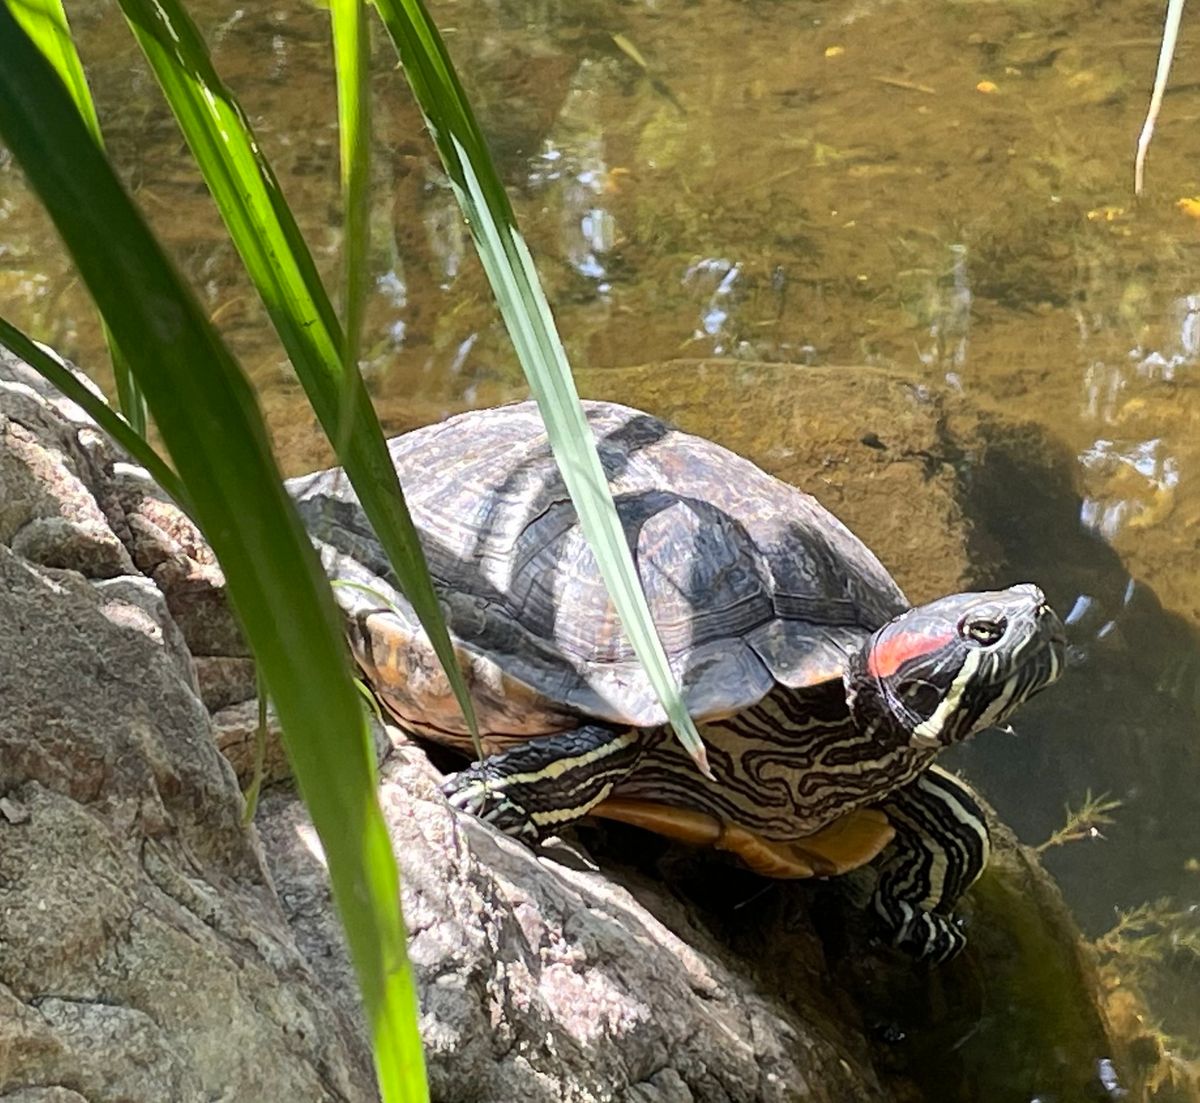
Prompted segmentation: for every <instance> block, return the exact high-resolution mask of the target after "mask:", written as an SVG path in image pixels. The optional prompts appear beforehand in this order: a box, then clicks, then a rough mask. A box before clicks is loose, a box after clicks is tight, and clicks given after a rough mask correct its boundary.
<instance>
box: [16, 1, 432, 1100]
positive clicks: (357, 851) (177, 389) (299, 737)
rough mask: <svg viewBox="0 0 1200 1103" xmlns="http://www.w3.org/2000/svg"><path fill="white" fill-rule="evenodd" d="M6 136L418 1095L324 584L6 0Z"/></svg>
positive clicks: (392, 1073)
mask: <svg viewBox="0 0 1200 1103" xmlns="http://www.w3.org/2000/svg"><path fill="white" fill-rule="evenodd" d="M0 42H3V43H4V48H3V49H2V50H0V138H2V139H3V140H4V142H5V143H6V144H7V146H8V148H9V150H10V151H11V152H12V154H13V155H14V157H15V158H16V160H17V161H18V162H19V163H20V165H21V166H22V168H23V169H24V171H25V173H26V176H27V178H28V180H29V183H30V185H31V186H32V188H33V190H34V191H35V192H36V193H37V195H38V196H39V197H40V198H41V200H42V202H43V203H44V204H45V206H46V208H47V210H48V211H49V213H50V216H51V218H52V219H53V221H54V223H55V225H56V226H57V227H58V230H59V232H60V234H61V235H62V237H63V239H64V240H65V242H66V245H67V248H68V249H69V250H70V252H71V255H72V256H73V257H74V259H75V262H76V265H77V267H78V269H79V272H80V274H81V276H82V277H83V280H84V282H85V284H86V285H87V286H88V288H89V290H90V291H91V293H92V295H93V297H94V298H95V300H96V303H97V306H98V307H99V308H100V311H101V313H102V315H103V316H104V317H105V319H106V320H107V321H108V324H109V325H110V326H111V328H112V331H113V334H114V335H115V336H116V338H117V340H118V341H119V342H120V343H121V345H122V347H124V348H126V349H128V350H129V353H130V363H131V365H132V367H133V368H134V370H135V371H136V372H137V374H138V378H139V382H141V384H142V385H143V387H144V389H145V393H146V398H147V400H148V402H149V406H150V409H151V410H152V411H153V413H154V416H155V419H156V421H157V423H158V427H159V429H160V431H161V433H162V436H163V440H164V441H165V442H166V445H167V448H168V450H169V451H170V454H171V456H172V458H173V460H174V462H175V464H176V466H177V469H178V471H179V476H180V478H181V479H182V481H183V482H184V484H185V486H186V487H187V490H188V493H189V495H190V496H191V500H192V503H193V505H194V507H195V514H196V517H197V519H198V521H199V522H200V524H201V526H202V528H203V530H204V532H205V535H206V536H207V538H208V539H209V541H210V542H211V544H212V546H213V549H214V551H215V552H216V554H217V556H218V558H219V559H220V562H221V565H222V567H223V569H224V571H225V575H226V579H227V583H228V588H229V594H230V597H231V599H232V601H233V603H234V606H235V608H236V609H237V612H238V615H239V618H240V620H241V623H242V626H243V628H244V630H245V632H246V636H247V638H248V640H249V642H250V644H251V646H252V648H253V649H254V653H255V656H256V658H257V660H258V663H259V669H260V670H261V671H262V674H263V677H264V679H265V682H266V684H267V686H268V688H269V690H270V694H271V697H272V699H273V700H274V702H275V706H276V709H277V711H278V714H279V717H280V721H281V724H282V727H283V730H284V737H285V742H286V745H287V749H288V753H289V756H290V758H291V761H292V765H293V768H294V771H295V774H296V778H297V781H298V783H299V785H300V789H301V792H302V793H303V795H304V798H305V801H306V803H307V804H308V807H309V810H310V812H311V814H312V818H313V822H314V825H315V826H316V829H317V831H318V833H319V834H320V837H321V840H322V843H323V845H324V847H325V853H326V858H327V861H328V865H329V873H330V879H331V882H332V886H333V894H334V899H335V901H336V903H337V905H338V908H339V911H340V913H341V917H342V921H343V924H344V925H345V929H346V934H347V941H348V944H349V948H350V954H351V958H352V960H353V962H354V965H355V968H356V970H357V973H358V977H359V983H360V984H361V986H362V991H363V996H364V1001H365V1003H366V1008H367V1013H368V1017H369V1021H370V1023H371V1027H372V1032H373V1037H374V1042H375V1053H376V1062H377V1068H378V1071H379V1078H380V1084H381V1087H382V1090H383V1094H384V1098H385V1099H386V1100H389V1101H391V1100H414V1101H420V1100H426V1099H427V1098H428V1089H427V1087H426V1085H425V1080H424V1075H423V1062H422V1055H421V1048H420V1039H419V1038H418V1036H417V1032H416V1001H415V997H414V992H413V985H412V977H411V973H410V971H409V967H408V963H407V959H406V956H405V947H404V929H403V923H402V920H401V918H400V914H399V902H398V880H397V873H396V867H395V862H394V860H393V858H392V855H391V850H390V846H389V841H388V835H387V831H386V827H385V824H384V821H383V816H382V814H381V813H380V810H379V806H378V803H377V802H376V799H375V771H374V762H373V759H372V757H371V755H370V752H369V736H368V732H367V727H366V723H365V717H364V714H363V711H362V708H361V707H360V704H359V702H358V698H357V694H356V692H355V690H354V686H353V683H352V681H351V678H350V672H349V669H348V663H347V658H346V650H345V646H344V644H343V642H342V639H341V632H340V626H339V620H338V616H337V613H336V611H335V608H334V604H333V600H332V596H331V592H330V589H329V586H328V584H327V583H326V580H325V578H324V576H323V575H322V573H321V570H320V566H319V564H318V561H317V557H316V553H315V552H314V550H313V548H312V546H311V544H310V543H309V540H308V537H307V536H306V535H305V533H304V530H303V529H302V527H301V525H300V522H299V519H298V517H297V516H296V512H295V510H294V509H293V508H292V505H291V502H290V500H289V499H288V497H287V494H286V492H285V491H284V489H283V486H282V484H281V482H280V478H279V473H278V471H277V470H276V467H275V464H274V460H273V459H272V456H271V451H270V447H269V444H268V441H267V434H266V429H265V427H264V425H263V422H262V418H261V416H260V414H259V412H258V408H257V406H256V404H255V400H254V395H253V392H252V391H251V389H250V386H249V384H248V383H247V381H246V379H245V377H244V376H243V375H242V373H241V371H240V369H239V368H238V365H237V364H236V362H235V361H234V360H233V358H232V356H231V355H230V353H229V351H228V350H227V349H226V347H225V345H224V344H223V343H222V342H221V340H220V338H219V337H218V336H217V335H216V333H215V331H214V330H213V328H212V327H211V325H210V324H209V323H208V320H207V319H206V317H205V316H204V313H203V311H202V310H201V309H200V307H199V305H198V303H197V302H196V300H195V298H194V297H193V296H192V294H191V293H190V291H189V290H188V289H187V288H186V287H185V286H184V285H183V284H182V282H181V281H180V279H179V277H178V276H177V275H176V273H175V271H174V269H173V267H172V266H171V264H170V262H169V261H168V260H167V259H166V256H165V255H164V254H163V252H162V250H161V249H160V247H159V246H158V244H157V242H156V241H155V240H154V238H153V236H152V235H151V234H150V232H149V230H148V228H147V227H146V224H145V222H144V221H143V220H142V218H141V216H140V214H139V213H138V212H137V210H136V208H135V207H134V206H133V204H132V203H131V202H130V201H129V199H128V197H127V196H126V195H125V193H124V192H123V190H122V189H121V186H120V184H119V183H118V181H117V179H116V177H115V175H114V174H113V172H112V170H111V168H110V167H109V165H108V163H107V161H106V160H105V158H104V156H103V154H102V153H101V152H100V150H99V148H98V147H97V146H96V144H95V143H94V142H93V141H92V140H91V139H90V137H89V136H88V134H87V131H86V129H85V126H84V124H83V122H82V120H81V118H80V116H79V113H78V111H77V110H76V108H75V106H74V105H73V104H72V102H71V100H70V98H69V96H68V94H67V93H66V91H65V89H64V87H63V85H62V83H61V82H60V81H59V79H58V77H57V76H56V75H55V73H54V71H53V70H52V68H51V67H50V65H49V64H48V62H47V61H46V60H45V58H44V57H43V56H42V55H41V53H40V52H39V51H38V50H37V48H36V47H35V46H34V45H33V43H32V42H31V41H30V39H29V38H28V37H27V36H26V35H25V34H24V32H22V31H21V30H20V28H19V27H18V25H17V24H16V22H15V20H14V19H13V17H12V15H11V13H10V12H9V10H8V8H7V7H5V6H4V5H0Z"/></svg>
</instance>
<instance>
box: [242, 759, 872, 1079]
mask: <svg viewBox="0 0 1200 1103" xmlns="http://www.w3.org/2000/svg"><path fill="white" fill-rule="evenodd" d="M437 781H438V775H437V774H436V772H434V771H433V770H432V768H431V767H430V766H429V764H428V761H427V760H426V758H425V755H424V753H423V752H421V751H420V750H419V749H418V748H416V747H415V746H411V745H410V746H401V747H400V748H399V749H398V751H397V753H396V754H394V755H393V756H392V757H391V758H390V759H389V760H388V762H387V763H386V764H385V767H384V773H383V782H382V788H381V797H382V800H383V805H384V809H385V814H386V816H387V820H388V826H389V829H390V832H391V835H392V840H393V844H394V845H395V847H396V850H397V853H398V854H399V855H400V860H401V866H402V876H403V886H404V889H403V891H404V913H405V916H406V918H407V921H408V925H409V930H410V944H409V953H410V957H411V959H412V962H413V966H414V969H415V971H416V975H417V981H418V985H419V988H420V990H421V993H422V1016H421V1030H422V1037H423V1038H424V1040H425V1047H426V1060H427V1062H428V1065H429V1074H430V1083H431V1086H432V1089H433V1096H434V1098H435V1099H436V1100H441V1101H444V1103H451V1101H453V1103H510V1101H512V1100H517V1099H520V1100H527V1101H529V1103H559V1101H562V1103H585V1101H591V1100H622V1101H628V1103H633V1101H635V1100H670V1101H676V1100H678V1101H692V1100H694V1101H697V1103H701V1101H714V1103H715V1101H717V1100H722V1101H728V1103H759V1101H761V1103H784V1101H792V1100H806V1101H808V1100H811V1101H812V1103H824V1101H829V1103H833V1101H840V1100H847V1099H855V1100H863V1101H864V1103H865V1101H869V1100H880V1101H882V1100H885V1099H889V1098H891V1096H890V1095H889V1094H888V1093H887V1092H885V1091H884V1089H883V1088H882V1087H881V1085H880V1083H879V1081H878V1079H877V1077H876V1075H875V1073H874V1071H873V1069H872V1068H871V1066H870V1063H869V1062H867V1061H864V1059H863V1055H864V1050H865V1045H864V1043H863V1039H862V1037H861V1034H858V1033H857V1032H854V1031H846V1030H845V1029H844V1028H843V1027H844V1024H842V1023H840V1022H839V1021H838V1015H837V1012H836V1010H835V1007H834V1004H833V1002H832V1000H831V999H830V994H829V992H827V991H822V988H821V985H820V978H819V977H818V976H815V975H814V976H813V977H812V983H811V984H810V985H809V991H808V995H809V996H811V998H812V1003H811V1005H810V1006H808V1007H807V1008H803V1009H795V1008H789V1007H788V1006H786V1005H785V1004H784V1003H783V1002H782V1001H781V1000H779V999H778V998H777V997H774V996H772V995H771V994H768V993H764V992H763V991H762V990H761V989H760V986H759V985H758V983H757V979H756V977H755V975H754V970H753V968H752V967H750V966H749V963H748V962H746V961H742V960H740V959H738V957H737V956H736V955H733V954H731V953H730V951H729V950H728V949H727V948H726V947H723V946H722V945H720V943H719V942H717V941H716V940H715V939H714V938H713V937H712V935H711V934H710V933H709V932H708V931H706V930H705V928H704V926H703V924H702V922H700V921H699V917H698V916H697V914H696V913H695V912H694V910H692V909H691V908H690V907H689V906H688V905H686V904H685V903H684V902H683V901H682V900H680V899H679V898H677V897H675V896H674V895H673V894H672V893H671V891H670V890H669V889H666V888H664V887H663V886H661V885H656V884H655V883H654V882H653V881H651V880H650V879H648V878H647V877H645V876H643V875H640V874H637V873H636V872H634V871H631V870H628V869H625V870H622V869H621V868H620V867H619V866H613V867H610V866H607V865H606V867H605V869H604V871H603V872H601V871H600V870H598V869H582V870H574V869H570V868H568V867H566V866H563V865H560V864H557V863H555V862H549V861H545V860H539V859H538V858H537V857H535V856H534V854H533V853H532V852H531V851H530V850H529V849H528V848H526V847H525V846H523V845H521V844H520V843H517V842H514V841H513V840H510V839H507V838H505V837H503V836H500V835H498V834H497V833H496V832H494V831H493V830H492V829H491V828H488V827H486V826H484V825H483V824H480V823H478V822H476V821H474V820H469V819H462V818H457V817H455V816H454V815H452V814H451V812H450V810H449V809H448V808H447V806H446V804H445V801H444V800H443V799H442V798H441V796H440V794H439V793H438V790H437ZM306 822H307V821H306V817H305V815H304V812H303V808H302V806H301V805H300V803H299V802H298V801H297V799H296V798H295V797H294V796H292V795H290V794H288V793H284V792H275V793H272V794H270V795H268V796H267V797H266V799H265V801H264V805H263V809H262V814H261V816H260V831H261V833H262V837H263V843H264V847H265V849H266V852H267V854H268V855H269V860H270V862H271V870H272V877H273V879H274V881H275V883H276V885H277V887H278V889H279V892H280V895H281V897H282V898H283V901H284V906H285V908H286V909H287V910H288V914H289V916H290V917H291V920H292V924H293V926H294V928H295V930H296V933H297V939H298V941H299V943H300V945H301V947H302V948H303V950H304V952H305V954H306V956H307V957H308V959H309V960H310V961H311V962H312V963H313V965H314V967H315V968H316V969H318V970H319V971H320V973H321V975H322V977H323V979H324V980H325V982H326V985H327V986H328V988H329V989H330V990H331V991H339V992H341V993H343V995H344V997H351V998H352V996H351V994H352V992H353V985H352V978H351V976H350V973H349V968H348V965H347V963H346V960H345V957H344V954H343V952H342V950H341V938H340V934H339V931H338V928H337V925H336V923H335V922H334V920H333V917H332V913H331V910H330V905H329V900H328V891H327V888H326V882H325V877H324V873H323V869H322V866H321V864H320V861H319V859H318V857H317V853H318V851H317V849H316V847H315V846H314V842H313V839H312V832H311V830H306ZM347 1009H348V1008H347ZM835 1024H836V1025H835Z"/></svg>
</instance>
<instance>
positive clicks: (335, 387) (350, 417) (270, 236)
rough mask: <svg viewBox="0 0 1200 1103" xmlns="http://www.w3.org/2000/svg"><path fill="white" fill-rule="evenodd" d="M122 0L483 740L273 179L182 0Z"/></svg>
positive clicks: (400, 506) (361, 399)
mask: <svg viewBox="0 0 1200 1103" xmlns="http://www.w3.org/2000/svg"><path fill="white" fill-rule="evenodd" d="M119 3H120V5H121V9H122V11H123V12H124V13H125V17H126V19H127V20H128V21H129V24H130V26H131V27H132V29H133V32H134V35H135V36H136V38H137V40H138V42H139V44H140V45H141V47H142V50H143V52H144V53H145V55H146V58H147V59H148V61H149V62H150V66H151V68H152V69H153V70H154V74H155V76H156V77H157V78H158V81H159V84H160V85H161V86H162V89H163V92H164V93H165V95H166V97H167V101H168V103H169V104H170V106H171V110H172V111H173V112H174V114H175V117H176V119H177V120H178V122H179V126H180V129H181V130H182V131H183V135H184V138H185V139H186V140H187V143H188V145H189V146H190V147H191V150H192V154H193V155H194V156H195V158H196V162H197V164H198V165H199V167H200V170H201V172H202V173H203V175H204V179H205V182H206V183H207V184H208V187H209V190H210V191H211V192H212V194H213V198H214V199H215V200H216V203H217V206H218V208H219V209H220V212H221V217H222V218H223V219H224V220H225V225H226V226H227V227H228V229H229V233H230V236H231V238H232V239H233V242H234V245H235V246H236V247H237V250H238V252H239V253H240V254H241V257H242V261H243V263H244V264H245V266H246V270H247V271H248V272H249V274H250V278H251V279H252V280H253V281H254V285H255V287H256V288H257V290H258V293H259V295H260V296H261V297H262V300H263V303H264V304H265V305H266V308H267V312H268V314H269V315H270V317H271V321H272V323H273V324H274V326H275V329H276V331H277V332H278V333H279V337H280V340H281V341H282V342H283V346H284V348H285V349H286V350H287V353H288V355H289V356H290V357H291V361H292V365H293V367H294V368H295V369H296V374H297V376H298V377H299V379H300V382H301V384H302V385H303V387H304V390H305V392H306V393H307V395H308V399H309V401H310V402H311V403H312V406H313V410H314V411H315V412H316V415H317V418H318V419H319V420H320V422H321V425H322V427H323V428H324V430H325V433H326V435H328V436H329V438H330V440H331V441H332V442H333V444H334V446H335V447H336V448H337V449H338V458H339V459H340V460H341V462H342V464H343V466H344V467H345V469H346V474H347V475H348V476H349V478H350V482H351V483H352V485H353V486H354V489H355V491H356V492H357V494H358V497H359V501H360V502H361V503H362V507H363V510H364V511H365V512H366V514H367V516H368V517H369V518H370V521H371V525H372V527H373V528H374V529H375V532H376V535H377V536H378V537H379V541H380V543H381V544H382V545H383V548H384V550H385V551H386V552H387V555H388V558H389V560H390V562H391V564H392V568H393V569H394V570H395V572H396V578H397V581H398V583H399V585H400V588H401V589H402V590H403V591H404V594H405V596H406V597H407V598H408V600H409V602H410V603H411V604H412V607H413V611H414V612H415V613H416V614H417V616H418V618H419V619H420V621H421V624H422V625H423V626H424V628H425V631H426V633H427V634H428V635H429V639H430V642H431V643H432V644H433V647H434V650H435V651H436V653H437V656H438V659H439V660H440V661H441V663H442V665H443V666H444V667H445V669H446V673H447V676H448V677H449V679H450V684H451V686H452V687H453V689H454V693H455V696H456V697H457V698H458V702H459V707H460V708H461V709H462V711H463V715H464V717H465V718H466V721H467V724H468V727H469V728H470V731H471V733H472V736H473V737H474V739H475V744H476V747H478V746H479V738H478V734H477V728H476V723H475V713H474V710H473V709H472V707H471V701H470V697H469V695H468V693H467V688H466V684H465V683H464V681H463V678H462V673H461V671H460V670H459V669H458V664H457V662H456V661H455V658H454V649H453V647H452V645H451V643H450V637H449V635H448V633H447V631H446V626H445V622H444V621H443V619H442V615H441V608H440V606H439V605H438V601H437V595H436V593H435V591H434V588H433V581H432V579H431V578H430V577H429V569H428V567H427V566H426V564H425V559H424V556H423V555H422V554H421V547H420V542H419V540H418V537H417V533H416V529H415V527H414V526H413V523H412V518H411V516H410V515H409V512H408V507H407V505H406V504H405V502H404V495H403V494H402V492H401V490H400V484H399V482H398V481H397V478H396V472H395V469H394V468H393V466H392V462H391V458H390V457H389V455H388V451H387V446H386V444H385V442H384V439H383V430H382V429H381V428H380V427H379V421H378V419H377V418H376V416H375V411H374V409H373V408H372V406H371V400H370V397H369V396H368V395H367V391H366V388H365V387H364V386H363V382H362V378H361V377H360V375H359V373H358V371H357V370H354V371H347V370H345V364H344V359H343V357H344V353H345V347H346V346H345V345H344V344H343V338H342V333H341V328H340V327H339V325H338V322H337V317H336V315H335V314H334V310H333V306H332V305H331V303H330V301H329V297H328V296H327V295H326V293H325V289H324V287H323V286H322V284H321V280H320V277H319V276H318V274H317V269H316V265H315V264H314V263H313V259H312V256H311V254H310V253H309V250H308V247H307V245H305V243H304V239H303V238H302V237H301V235H300V231H299V229H298V228H297V226H296V221H295V219H294V218H293V217H292V213H291V211H290V210H289V209H288V206H287V203H286V202H285V201H284V198H283V194H282V192H281V191H280V189H279V185H278V183H277V181H276V180H275V176H274V174H273V173H272V172H271V168H270V166H269V165H268V164H267V161H266V159H265V158H264V157H263V155H262V152H261V151H260V149H259V147H258V144H257V142H256V141H255V138H254V135H253V133H252V132H251V129H250V126H249V123H248V122H247V121H246V117H245V114H244V113H243V112H242V110H241V108H240V106H239V105H238V103H237V101H236V100H235V99H234V97H233V95H232V94H231V93H230V91H229V90H228V89H227V88H226V87H225V85H224V84H223V83H222V82H221V80H220V78H219V77H218V75H217V73H216V71H215V70H214V68H213V66H212V62H211V60H210V58H209V55H208V50H207V48H206V47H205V45H204V40H203V39H202V38H201V37H200V33H199V32H198V31H197V30H196V27H195V25H194V24H193V23H192V21H191V19H190V18H189V17H188V15H187V13H186V11H184V9H183V7H182V5H181V4H180V3H179V2H178V0H119ZM360 79H363V78H362V77H361V76H360Z"/></svg>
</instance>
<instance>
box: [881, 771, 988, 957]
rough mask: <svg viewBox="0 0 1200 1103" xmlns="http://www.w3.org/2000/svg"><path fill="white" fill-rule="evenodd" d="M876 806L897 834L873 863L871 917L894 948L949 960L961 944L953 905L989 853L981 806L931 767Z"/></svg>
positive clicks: (951, 778) (953, 779) (957, 783)
mask: <svg viewBox="0 0 1200 1103" xmlns="http://www.w3.org/2000/svg"><path fill="white" fill-rule="evenodd" d="M880 807H882V809H883V810H884V812H886V813H887V816H888V819H889V820H890V821H891V823H892V826H893V827H894V828H895V829H896V837H895V839H894V840H893V841H892V843H891V844H890V845H889V846H888V848H887V849H886V850H885V851H884V852H883V854H882V855H881V857H880V859H879V881H878V884H877V885H876V887H875V896H874V898H873V900H872V905H873V907H874V909H875V913H876V914H877V915H878V916H879V917H880V919H882V920H883V923H884V925H885V926H886V927H887V928H888V931H889V932H890V934H891V936H892V942H893V943H894V944H895V945H896V946H898V947H900V948H901V949H903V950H905V951H907V952H908V953H910V954H912V955H913V956H914V957H917V958H924V959H927V960H930V961H933V962H942V961H948V960H949V959H950V958H952V957H954V955H955V954H957V953H958V952H959V951H960V950H961V949H962V948H963V946H965V945H966V941H967V940H966V936H965V935H964V934H963V932H962V930H961V929H960V928H959V926H958V924H957V923H955V921H954V917H953V910H954V905H955V904H957V903H958V901H959V899H960V897H961V896H962V895H963V893H964V892H966V891H967V889H969V888H970V887H971V885H973V884H974V883H975V881H976V879H977V878H978V877H979V875H980V874H981V873H982V872H983V870H984V867H985V866H986V865H987V862H988V856H989V854H990V853H991V836H990V835H989V833H988V827H987V819H986V817H985V815H984V812H983V809H982V808H981V807H980V806H979V802H978V801H977V799H976V797H975V794H974V793H972V792H971V790H970V789H969V788H968V787H967V786H966V785H965V784H964V783H963V782H961V781H959V780H958V778H956V777H954V776H953V775H952V774H949V773H947V772H946V771H945V770H941V769H938V767H936V766H931V767H930V768H929V769H928V770H926V771H925V772H924V773H923V774H921V775H920V776H919V777H917V778H915V779H914V780H913V781H911V782H909V783H908V784H907V785H906V786H904V787H903V788H901V789H898V790H896V791H895V792H894V793H892V794H891V795H890V796H889V797H888V798H887V800H885V801H884V802H883V803H882V804H881V806H880Z"/></svg>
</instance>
